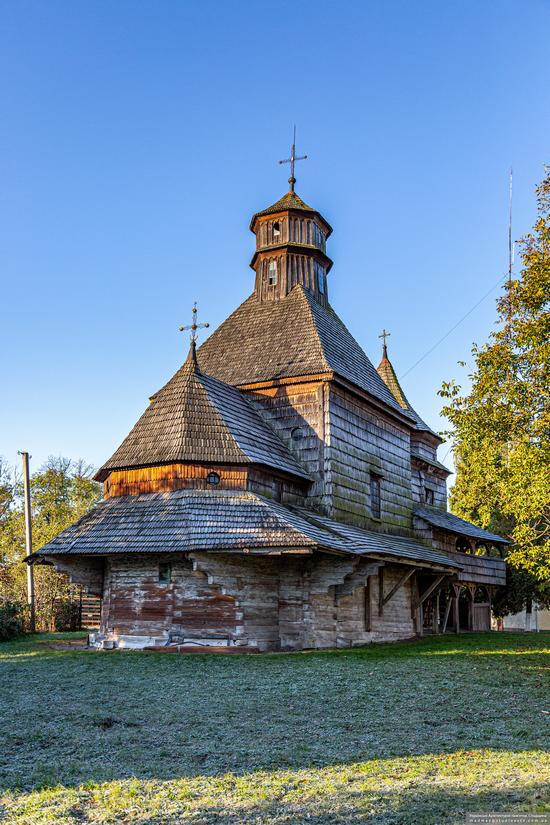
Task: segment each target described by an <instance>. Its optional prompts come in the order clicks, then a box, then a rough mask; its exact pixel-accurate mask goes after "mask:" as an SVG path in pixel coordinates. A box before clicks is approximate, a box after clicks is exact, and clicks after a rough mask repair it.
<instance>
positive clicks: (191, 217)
mask: <svg viewBox="0 0 550 825" xmlns="http://www.w3.org/2000/svg"><path fill="white" fill-rule="evenodd" d="M549 31H550V4H549V3H548V2H547V1H546V0H544V2H542V0H538V1H537V0H527V2H523V3H520V2H507V0H499V2H496V1H495V2H480V1H479V0H476V2H441V0H437V2H427V1H426V2H419V1H418V2H408V1H407V2H390V0H384V2H382V0H380V2H368V1H367V0H361V1H360V2H352V1H351V0H348V1H347V2H342V3H336V2H333V0H331V2H325V1H324V0H322V2H315V3H314V2H298V3H296V2H284V0H283V1H281V2H277V3H259V2H254V3H252V2H239V0H235V1H234V2H231V3H224V2H221V0H218V2H211V1H209V0H206V2H205V1H204V0H203V2H200V3H199V2H183V1H181V2H169V1H168V0H166V1H165V2H162V3H159V2H150V1H149V0H142V1H141V2H135V1H134V2H126V1H125V0H117V2H116V3H112V2H102V0H96V1H95V2H55V0H52V2H48V3H44V2H41V1H40V2H27V1H26V0H11V2H9V3H6V2H1V3H0V78H1V79H0V103H1V111H2V118H1V122H0V172H1V196H0V272H1V276H2V291H1V296H2V313H1V324H0V335H1V337H2V340H1V347H2V349H1V352H2V354H3V369H2V373H3V375H2V403H1V404H0V454H3V455H4V456H5V458H6V459H7V460H8V461H10V462H11V463H15V462H16V461H18V458H17V450H18V449H27V450H29V451H30V452H31V453H32V455H33V462H32V463H33V468H36V467H37V466H38V465H39V464H40V462H42V461H43V460H44V459H45V458H46V457H47V456H48V455H49V454H56V455H59V454H62V455H65V456H69V457H73V458H78V457H82V458H84V459H86V460H88V461H89V462H92V463H93V464H95V465H99V464H101V462H102V461H103V460H105V459H106V458H107V457H108V456H109V455H110V454H111V452H112V451H113V450H114V449H115V447H116V446H117V445H118V444H119V442H120V441H121V439H122V438H123V437H124V436H125V435H126V433H127V431H128V430H129V429H130V427H131V426H132V425H133V423H134V421H135V420H136V418H137V417H138V416H139V415H140V414H141V412H142V411H143V409H144V407H145V406H146V404H147V398H148V396H149V395H150V394H151V393H152V392H153V391H155V390H156V389H157V388H158V387H160V386H161V385H162V384H163V383H164V382H165V381H166V380H167V379H168V377H169V376H170V375H171V374H172V373H173V372H174V371H175V370H176V369H177V367H178V366H179V364H180V363H181V361H182V359H183V358H184V356H185V353H186V349H187V339H186V338H185V337H184V336H182V334H181V333H179V332H178V326H179V325H180V324H181V323H188V321H189V315H190V307H191V305H192V302H193V301H194V300H197V301H198V302H199V304H200V309H201V313H202V315H203V318H204V319H205V320H206V319H207V320H209V321H210V323H211V326H212V328H214V327H216V326H217V325H218V324H219V323H220V322H221V321H222V320H223V319H224V318H225V317H226V316H227V315H228V314H229V313H230V312H231V311H232V310H233V309H234V308H235V307H236V306H237V305H238V304H239V303H240V302H241V301H242V300H244V298H245V297H246V296H247V295H248V294H249V293H250V291H251V289H252V284H253V273H252V270H250V269H249V267H248V262H249V260H250V257H251V254H252V250H253V237H252V235H251V234H250V232H249V230H248V223H249V219H250V216H251V214H252V213H253V212H254V211H256V210H258V209H261V208H263V207H265V206H267V205H268V204H271V203H272V202H273V201H275V200H276V199H277V198H279V197H280V196H281V195H282V194H284V192H285V191H286V188H287V183H286V180H287V176H288V168H282V167H280V166H278V165H277V162H276V161H277V160H278V159H279V158H282V157H286V156H287V154H288V150H289V144H290V137H291V129H292V124H293V123H294V122H296V123H297V126H298V149H299V150H300V152H307V153H308V155H309V156H310V159H309V160H308V161H306V162H304V163H301V164H299V166H298V167H297V168H298V172H297V177H298V184H297V191H298V192H299V194H300V195H301V196H302V197H303V198H304V199H305V200H306V201H307V202H308V203H310V204H312V205H313V206H315V207H316V208H318V209H319V210H320V211H322V212H323V214H324V215H325V216H326V217H327V219H328V220H329V221H330V223H331V224H332V225H333V227H334V235H333V237H332V238H331V240H330V244H329V246H330V248H329V254H330V255H331V257H332V258H333V259H334V262H335V263H334V268H333V270H332V272H331V274H330V293H331V299H332V303H333V305H334V307H335V309H336V310H337V312H338V313H339V314H340V315H341V317H342V318H343V319H344V321H345V322H346V323H347V324H348V326H349V327H350V329H351V331H352V332H353V333H354V335H355V336H356V337H357V339H358V340H359V342H360V343H361V344H362V345H363V347H364V348H365V350H366V352H367V353H368V354H369V355H370V357H371V359H372V360H373V361H375V363H377V362H378V358H379V354H380V342H379V340H378V337H377V336H378V334H379V332H380V330H381V329H382V327H386V328H388V329H390V330H391V332H392V337H391V338H390V339H389V344H390V355H391V357H392V360H393V362H394V365H395V367H396V369H397V371H398V374H403V373H404V372H405V371H406V370H407V369H408V368H409V367H410V366H411V365H412V364H413V363H414V362H415V361H416V360H417V359H418V358H419V357H420V356H422V354H423V353H424V352H425V351H426V350H428V349H429V348H430V347H431V346H432V345H433V343H434V342H435V341H437V339H438V338H440V337H441V336H442V335H443V334H444V333H445V332H446V331H447V330H448V329H449V327H451V326H452V325H453V324H454V323H455V322H456V321H457V320H458V319H459V318H460V317H461V316H462V315H463V314H464V313H466V312H467V311H468V310H469V309H470V308H471V306H472V305H473V304H474V303H475V302H476V301H477V300H478V299H479V298H480V297H481V296H482V295H483V293H484V292H486V291H487V290H488V289H489V288H490V287H491V286H492V285H493V284H494V283H496V281H497V280H498V279H499V278H500V277H501V276H503V275H504V274H505V272H506V266H507V210H508V205H507V198H508V169H509V167H510V165H513V167H514V175H515V179H514V187H515V200H514V210H515V220H514V234H515V236H516V237H519V236H520V235H521V234H522V233H524V232H525V231H526V230H528V229H529V227H530V226H531V225H532V223H533V220H534V217H535V202H534V196H533V188H534V186H535V184H536V183H537V181H539V180H540V179H541V177H542V175H543V166H542V165H543V163H544V162H546V163H550V145H549V135H550V105H549V91H550V61H549V59H548V32H549ZM496 294H497V292H494V293H492V295H491V296H490V297H489V298H488V299H487V300H485V301H484V302H483V303H482V304H481V305H480V306H479V307H478V309H476V310H475V311H474V312H473V313H472V314H471V315H470V316H469V317H468V319H467V320H466V321H465V322H464V323H463V324H461V325H460V326H459V327H458V329H457V330H455V331H454V332H453V333H452V334H451V335H450V336H449V337H448V338H447V339H446V340H445V341H444V342H443V343H442V344H441V345H440V346H439V347H438V348H437V349H436V350H435V351H434V352H433V353H432V354H431V355H430V356H429V357H428V358H426V359H425V360H424V361H423V362H422V364H421V365H420V366H418V367H417V368H416V369H414V370H413V371H412V372H411V373H410V374H409V375H408V376H407V378H406V379H405V381H404V386H405V390H406V392H407V394H408V396H409V398H410V400H411V401H412V403H413V404H414V405H415V406H416V408H417V409H418V411H419V412H420V413H421V414H422V415H423V416H424V417H425V418H426V419H427V421H428V422H429V423H430V424H431V425H432V426H433V427H434V428H436V429H441V427H442V422H441V421H440V420H439V418H438V411H439V407H440V400H439V399H438V398H437V396H436V391H437V389H438V388H439V386H440V384H441V381H442V380H444V379H450V378H451V377H453V376H458V375H459V372H460V371H459V369H458V367H457V366H456V362H457V361H458V360H459V359H467V358H468V354H469V348H470V345H471V342H472V341H477V342H482V341H483V340H485V339H486V337H487V335H488V334H489V332H490V330H491V327H492V324H493V322H494V298H495V297H496ZM445 451H446V447H443V448H442V450H441V451H440V456H441V457H443V456H444V454H445ZM448 460H449V459H448Z"/></svg>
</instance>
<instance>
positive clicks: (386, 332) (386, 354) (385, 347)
mask: <svg viewBox="0 0 550 825" xmlns="http://www.w3.org/2000/svg"><path fill="white" fill-rule="evenodd" d="M390 335H391V332H388V331H387V330H385V329H383V330H382V332H381V334H380V335H379V336H378V337H379V338H383V339H384V350H383V357H384V358H387V357H388V347H387V345H386V339H387V338H389V337H390Z"/></svg>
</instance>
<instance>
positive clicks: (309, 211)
mask: <svg viewBox="0 0 550 825" xmlns="http://www.w3.org/2000/svg"><path fill="white" fill-rule="evenodd" d="M285 215H306V216H308V217H313V216H315V217H316V218H318V219H319V221H320V222H321V223H322V224H323V226H324V227H325V229H326V233H327V234H326V237H327V238H329V237H330V236H331V235H332V231H333V230H332V226H331V225H330V224H329V222H328V221H327V220H325V218H323V216H322V215H321V213H320V212H317V210H316V209H297V208H296V207H294V208H292V209H280V210H279V211H278V212H269V213H268V214H267V215H259V214H258V213H256V214H255V215H253V216H252V220H251V221H250V231H251V232H254V233H255V226H256V223H257V222H258V221H260V222H261V221H272V220H276V219H277V218H281V217H284V216H285Z"/></svg>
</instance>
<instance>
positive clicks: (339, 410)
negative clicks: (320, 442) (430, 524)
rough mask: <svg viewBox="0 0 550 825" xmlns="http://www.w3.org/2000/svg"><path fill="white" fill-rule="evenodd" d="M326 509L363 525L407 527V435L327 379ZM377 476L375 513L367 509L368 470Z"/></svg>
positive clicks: (409, 501)
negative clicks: (377, 510)
mask: <svg viewBox="0 0 550 825" xmlns="http://www.w3.org/2000/svg"><path fill="white" fill-rule="evenodd" d="M329 427H330V467H331V484H332V490H331V493H332V495H331V502H330V505H331V512H330V515H331V516H332V517H334V518H337V519H341V520H342V521H347V522H350V523H352V524H357V525H358V526H359V527H365V528H368V529H369V530H388V531H389V530H391V531H392V532H396V533H401V534H403V535H407V534H410V532H411V517H412V494H411V465H410V436H409V431H408V430H407V429H406V428H405V427H401V426H399V425H398V424H396V423H395V421H393V420H392V419H390V418H389V417H388V418H385V417H384V416H382V415H381V414H380V413H378V412H375V411H374V410H373V409H370V408H369V406H368V404H367V402H366V401H363V400H362V399H360V398H358V397H356V396H354V395H352V394H351V393H348V392H346V391H345V390H343V389H340V388H338V387H335V386H334V385H331V387H330V395H329ZM371 472H372V473H376V474H378V475H379V476H380V477H381V496H382V500H381V518H380V520H378V519H374V518H372V515H371V510H370V489H369V481H370V473H371Z"/></svg>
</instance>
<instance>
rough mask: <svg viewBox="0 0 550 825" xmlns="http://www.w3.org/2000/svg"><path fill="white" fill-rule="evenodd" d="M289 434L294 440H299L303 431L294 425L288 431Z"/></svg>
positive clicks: (302, 435)
mask: <svg viewBox="0 0 550 825" xmlns="http://www.w3.org/2000/svg"><path fill="white" fill-rule="evenodd" d="M290 436H291V438H292V439H293V440H294V441H300V439H302V438H303V437H304V431H303V430H302V428H301V427H294V429H293V430H291V431H290Z"/></svg>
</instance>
